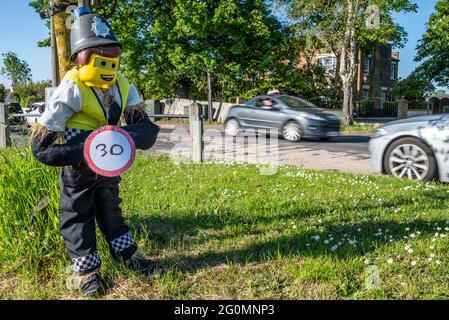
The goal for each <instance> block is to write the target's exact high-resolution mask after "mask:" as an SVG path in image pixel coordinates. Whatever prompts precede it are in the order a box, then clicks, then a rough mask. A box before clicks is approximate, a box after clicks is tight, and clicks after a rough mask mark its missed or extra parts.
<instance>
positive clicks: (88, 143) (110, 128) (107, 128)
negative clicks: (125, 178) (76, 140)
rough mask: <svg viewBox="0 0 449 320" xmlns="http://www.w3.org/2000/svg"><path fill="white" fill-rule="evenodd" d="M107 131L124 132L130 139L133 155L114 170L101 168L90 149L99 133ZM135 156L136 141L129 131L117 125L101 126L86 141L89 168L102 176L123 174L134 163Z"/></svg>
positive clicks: (85, 150)
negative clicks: (96, 163) (92, 156)
mask: <svg viewBox="0 0 449 320" xmlns="http://www.w3.org/2000/svg"><path fill="white" fill-rule="evenodd" d="M105 131H115V132H118V133H120V134H122V135H123V136H124V137H125V138H126V140H128V142H129V144H130V147H131V156H130V158H129V161H128V162H127V163H126V164H125V165H124V166H123V167H121V168H120V169H117V170H113V171H107V170H103V169H101V168H99V167H98V166H97V165H95V163H94V161H93V160H92V158H91V156H90V154H89V150H90V146H91V144H92V141H93V140H94V139H95V137H96V136H98V135H99V134H101V133H103V132H105ZM135 157H136V145H135V143H134V140H133V138H132V137H131V136H130V135H129V133H128V132H126V131H125V130H123V129H121V128H118V127H116V126H104V127H101V128H99V129H97V130H95V131H93V132H92V133H91V134H90V135H89V137H87V139H86V143H85V145H84V158H85V159H86V162H87V165H88V166H89V168H91V169H92V171H94V172H95V173H98V174H100V175H102V176H105V177H116V176H118V175H120V174H122V173H123V172H125V171H127V170H128V169H129V168H130V167H131V165H132V164H133V162H134V159H135Z"/></svg>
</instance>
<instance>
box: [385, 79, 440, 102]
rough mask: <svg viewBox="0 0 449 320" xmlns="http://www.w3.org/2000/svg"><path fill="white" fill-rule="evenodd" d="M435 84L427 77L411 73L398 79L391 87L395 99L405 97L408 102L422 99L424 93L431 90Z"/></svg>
mask: <svg viewBox="0 0 449 320" xmlns="http://www.w3.org/2000/svg"><path fill="white" fill-rule="evenodd" d="M434 90H435V86H434V85H433V84H432V83H431V82H429V81H428V80H427V79H425V78H422V77H420V76H419V75H417V74H416V73H412V74H411V75H409V76H408V77H407V78H405V79H403V80H400V81H398V82H397V83H396V85H395V86H394V87H393V96H394V97H395V98H396V99H401V98H405V99H406V100H408V101H409V102H411V101H422V100H424V97H425V95H427V94H429V93H431V92H433V91H434Z"/></svg>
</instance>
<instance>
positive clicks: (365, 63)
mask: <svg viewBox="0 0 449 320" xmlns="http://www.w3.org/2000/svg"><path fill="white" fill-rule="evenodd" d="M370 66H371V58H370V57H366V58H365V59H364V60H363V74H364V75H367V76H369V75H370Z"/></svg>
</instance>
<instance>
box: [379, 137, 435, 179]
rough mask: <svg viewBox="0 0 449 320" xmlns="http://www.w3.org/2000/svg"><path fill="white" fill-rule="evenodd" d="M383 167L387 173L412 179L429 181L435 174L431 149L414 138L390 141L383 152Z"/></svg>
mask: <svg viewBox="0 0 449 320" xmlns="http://www.w3.org/2000/svg"><path fill="white" fill-rule="evenodd" d="M384 169H385V171H386V173H387V174H389V175H392V176H395V177H397V178H408V179H409V180H412V181H420V180H425V181H429V180H433V179H435V178H436V176H437V162H436V159H435V156H434V154H433V152H432V150H431V149H430V148H429V147H428V146H427V145H426V144H425V143H424V142H422V141H421V140H419V139H416V138H402V139H399V140H397V141H396V142H394V143H392V144H391V145H390V146H389V147H388V148H387V151H386V152H385V157H384Z"/></svg>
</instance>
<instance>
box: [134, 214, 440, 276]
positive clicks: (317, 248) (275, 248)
mask: <svg viewBox="0 0 449 320" xmlns="http://www.w3.org/2000/svg"><path fill="white" fill-rule="evenodd" d="M288 216H289V217H290V218H291V217H293V216H294V217H296V215H293V214H290V215H288ZM263 218H264V219H265V221H262V222H261V221H260V220H259V219H260V217H257V222H258V223H267V224H269V223H270V218H269V217H263ZM283 218H287V217H285V216H283ZM242 219H244V218H243V217H240V216H237V217H235V220H234V221H232V223H234V224H238V223H239V222H242V221H243V220H242ZM275 219H276V218H275V217H273V218H272V219H271V220H272V221H274V220H275ZM277 219H279V217H277ZM287 219H288V218H287ZM137 221H138V225H136V222H137ZM446 221H447V220H445V219H444V220H443V219H437V220H422V219H418V220H413V221H412V222H403V223H402V222H396V221H386V220H380V221H376V222H363V223H355V224H349V223H346V224H345V223H322V224H320V225H319V227H320V229H321V230H323V229H324V231H322V232H318V231H302V232H301V231H297V232H296V233H294V232H293V231H291V230H290V231H286V232H285V233H286V234H285V235H281V236H279V237H277V238H276V239H273V240H268V241H263V240H258V239H257V235H261V236H262V235H263V234H264V233H265V232H266V231H263V230H258V229H257V228H251V227H250V228H249V229H248V232H247V233H246V232H243V233H244V234H248V235H256V237H255V238H254V240H251V241H252V243H251V244H249V245H247V246H246V247H244V248H238V249H234V248H230V249H227V248H225V247H223V249H221V250H211V251H208V252H204V253H200V254H183V253H182V252H179V253H178V254H177V255H175V256H172V257H170V258H168V259H165V260H164V261H160V263H162V264H164V265H167V266H174V267H176V268H179V269H180V270H181V271H183V272H194V271H195V270H198V269H203V268H210V267H214V266H218V265H221V264H226V263H228V262H232V263H235V264H242V265H244V264H248V263H253V262H263V261H268V260H271V259H273V258H275V257H279V256H281V257H320V256H333V257H335V258H337V259H341V260H344V259H348V258H350V259H354V258H356V257H360V256H364V255H366V254H367V253H369V252H372V251H374V250H375V249H376V248H378V247H381V246H384V245H387V244H389V243H394V242H395V241H403V240H404V239H405V238H404V236H406V235H408V234H409V232H414V231H415V230H417V231H418V230H419V231H420V232H421V234H420V237H426V236H430V235H433V234H434V233H435V232H436V231H435V224H437V225H438V226H440V227H443V228H444V227H445V226H446ZM216 222H217V221H210V220H209V221H208V220H205V219H198V220H196V219H195V218H194V217H185V218H184V219H183V217H180V218H175V219H174V218H169V219H163V218H159V217H145V218H137V219H135V220H134V223H133V225H134V228H136V229H137V230H136V231H137V232H140V231H141V230H140V229H141V228H147V230H149V231H150V235H153V240H154V241H155V242H156V243H157V244H158V246H159V247H164V244H166V243H167V241H169V240H170V239H177V240H178V241H179V242H184V241H188V242H190V245H195V243H192V242H191V239H185V236H186V235H190V236H192V235H195V234H196V233H197V232H198V230H199V229H201V228H211V227H214V228H215V229H217V230H219V229H222V228H223V227H224V226H225V224H224V223H223V222H221V223H219V224H218V225H217V224H215V223H216ZM161 226H162V229H163V230H160V228H161ZM407 227H408V228H410V231H407V230H406V228H407ZM157 229H159V232H161V234H159V236H158V234H157V233H156V236H155V232H156V230H157ZM379 229H380V230H382V234H381V235H379V234H378V232H379ZM386 230H388V232H386ZM241 234H242V233H241V232H239V234H221V233H217V235H212V236H210V237H209V235H207V236H205V237H206V238H207V239H206V240H205V242H207V241H208V240H210V239H215V240H219V241H220V240H223V241H224V240H232V239H233V238H237V237H238V236H239V235H241ZM376 234H377V235H376ZM161 235H162V236H161ZM330 235H332V238H333V240H330V241H329V243H328V244H325V243H324V240H326V239H330V237H331V236H330ZM390 235H391V236H392V238H389V236H390ZM317 236H318V237H319V240H318V241H317V240H315V238H317ZM353 240H356V241H357V242H356V243H355V244H351V243H350V241H353ZM390 240H392V241H393V242H391V241H390ZM339 242H340V243H341V245H339V246H338V248H337V249H336V250H332V247H333V246H335V245H336V244H338V243H339ZM198 245H201V242H198Z"/></svg>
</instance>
